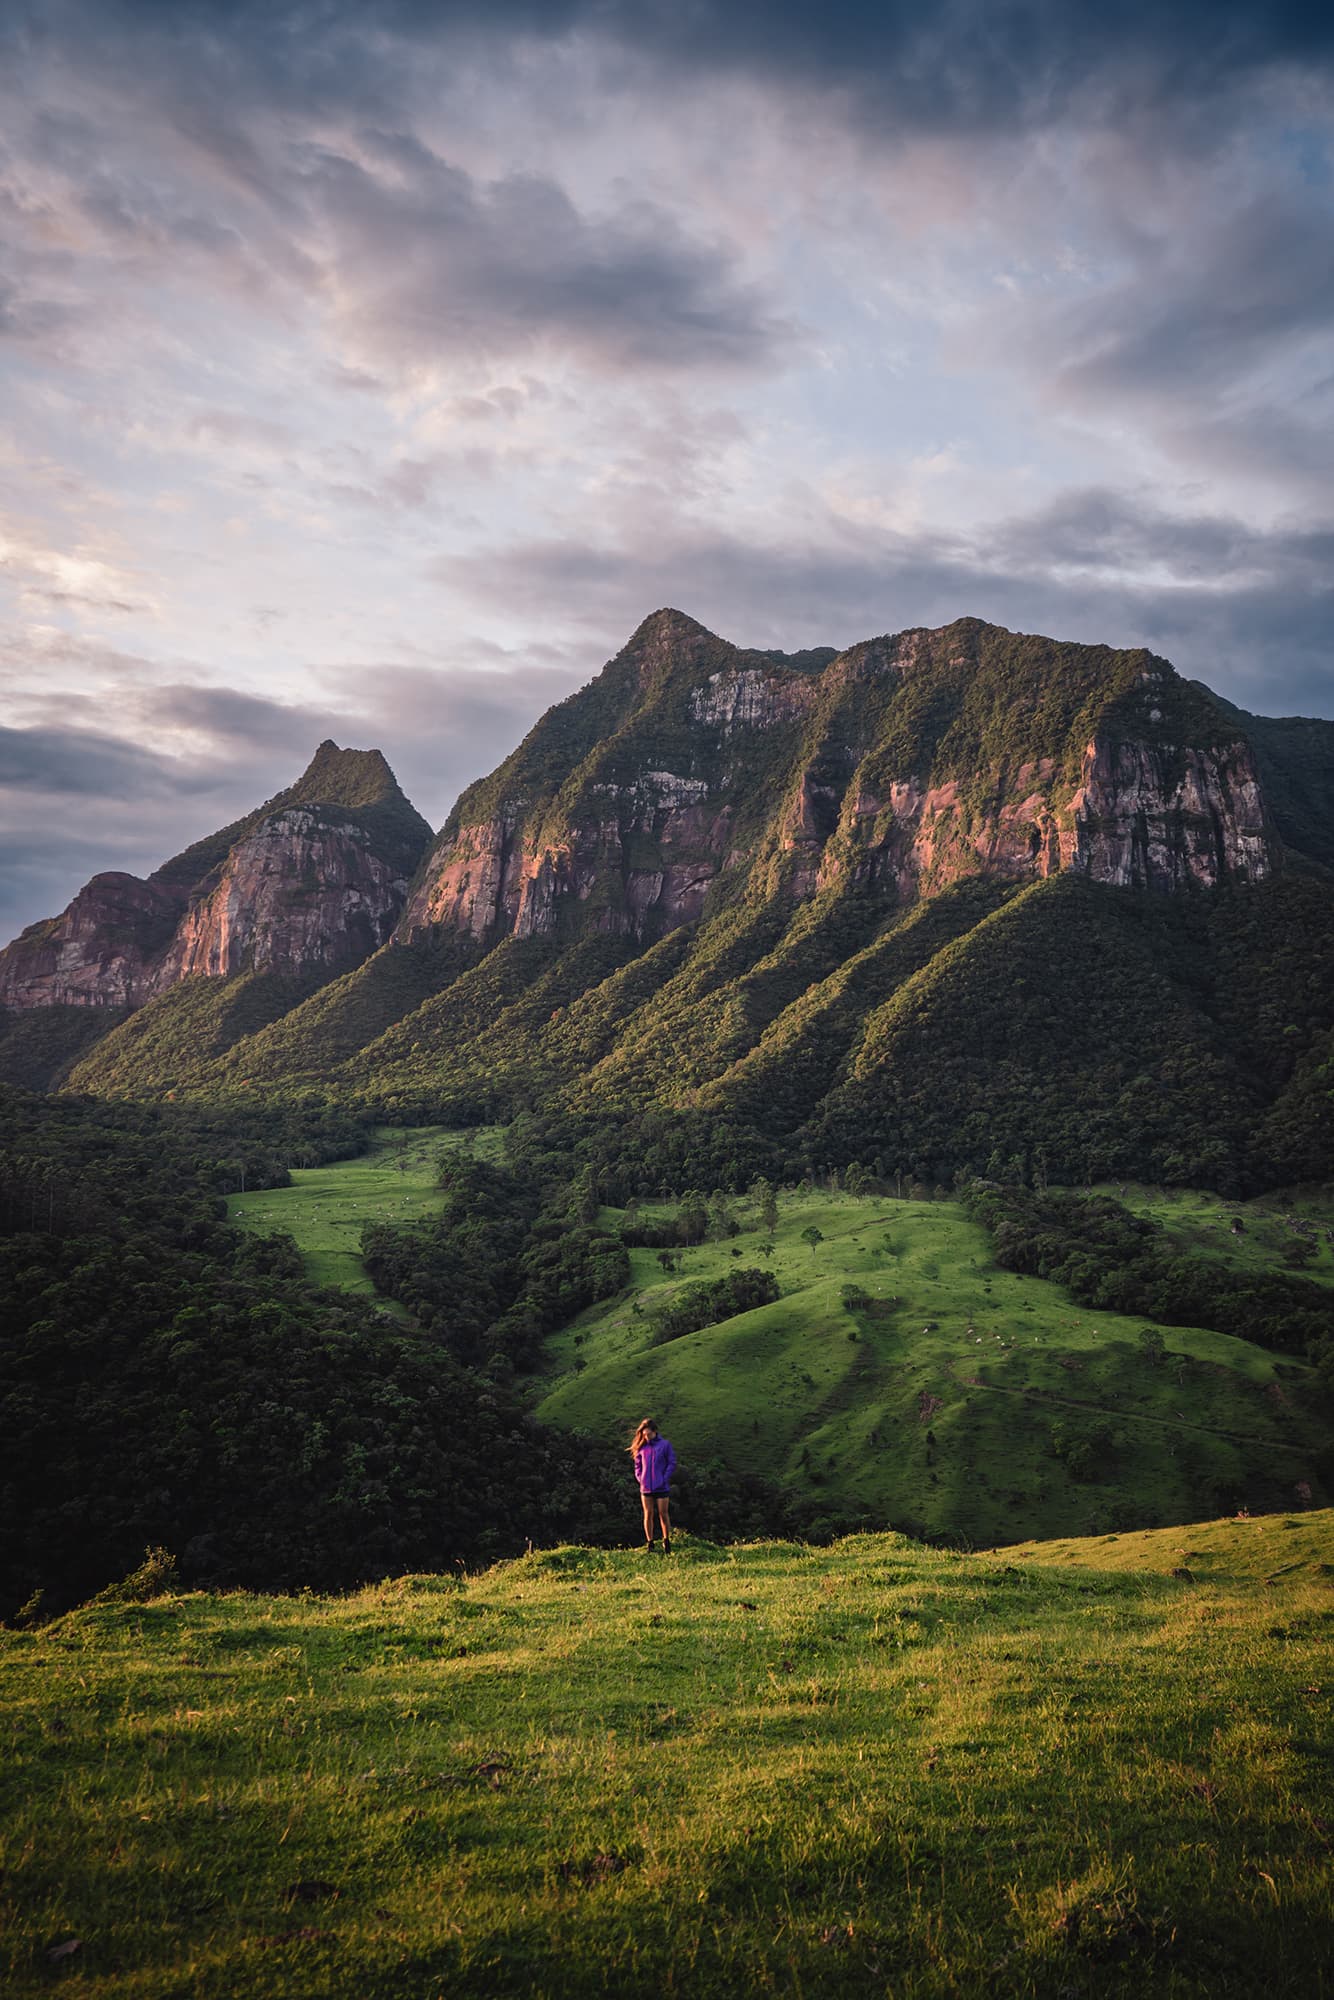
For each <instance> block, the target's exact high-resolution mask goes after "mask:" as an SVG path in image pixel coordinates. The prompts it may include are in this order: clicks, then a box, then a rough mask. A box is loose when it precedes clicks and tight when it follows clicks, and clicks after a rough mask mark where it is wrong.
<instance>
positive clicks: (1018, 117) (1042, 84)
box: [0, 0, 1334, 138]
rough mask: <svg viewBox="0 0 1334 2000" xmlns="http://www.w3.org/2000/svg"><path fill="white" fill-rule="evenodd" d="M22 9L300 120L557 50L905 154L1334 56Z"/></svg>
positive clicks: (54, 0)
mask: <svg viewBox="0 0 1334 2000" xmlns="http://www.w3.org/2000/svg"><path fill="white" fill-rule="evenodd" d="M7 13H8V15H9V21H10V34H11V36H12V37H13V38H14V40H15V42H17V43H19V44H20V46H34V45H35V46H37V47H39V48H40V47H41V46H42V45H43V44H48V45H49V44H50V43H57V44H63V43H66V42H72V43H73V44H74V45H75V46H77V47H78V48H79V50H80V54H81V56H82V58H83V59H84V60H85V61H87V62H88V63H90V64H94V65H96V64H103V65H110V66H112V67H113V68H114V67H118V66H119V65H120V64H121V63H123V62H124V61H125V53H124V52H125V49H126V47H127V46H129V45H133V47H134V49H135V53H136V55H137V56H138V59H139V61H140V63H141V64H142V65H143V66H145V67H147V68H148V70H149V71H150V73H153V74H156V75H161V74H163V73H166V74H168V75H173V74H180V73H185V74H189V73H190V69H191V67H192V66H193V68H194V69H195V70H196V71H198V72H201V73H202V75H203V76H205V77H211V78H212V79H214V80H216V81H219V82H220V81H223V80H225V81H226V82H227V83H228V85H229V86H230V88H231V91H232V93H233V94H235V93H236V92H237V91H238V90H244V91H245V92H246V93H247V94H250V95H252V96H255V97H257V98H262V100H263V101H265V102H266V103H268V104H271V105H273V106H274V107H282V108H284V109H286V110H288V111H290V110H291V109H292V108H293V107H295V106H300V105H301V104H303V103H308V102H309V101H310V99H311V97H312V96H314V95H318V97H319V98H320V100H321V101H322V102H323V103H324V104H326V105H340V106H349V105H350V106H358V107H363V108H364V107H366V106H368V105H371V104H374V103H379V104H385V103H391V102H394V101H396V100H397V101H399V102H403V101H404V100H405V98H406V97H408V96H410V95H411V94H412V92H413V86H414V83H415V84H417V85H418V87H421V86H422V84H423V82H424V83H425V84H426V86H428V87H429V86H430V85H435V84H438V82H439V70H438V68H437V67H436V64H438V63H439V61H440V59H441V55H442V52H448V55H450V56H452V57H453V59H454V61H455V62H461V63H463V64H465V65H467V64H469V63H472V62H476V61H477V60H480V59H483V58H485V57H489V58H490V60H491V61H492V62H493V63H503V62H504V61H505V60H506V59H508V61H509V62H510V63H511V64H515V65H516V66H517V61H518V54H519V53H520V52H522V53H527V52H529V51H532V50H535V49H540V48H542V47H544V46H546V47H548V48H550V47H553V46H554V47H558V48H562V49H568V48H571V47H573V48H575V49H584V50H589V49H591V50H593V51H595V52H596V51H602V52H604V54H605V55H606V56H608V57H612V58H614V60H612V61H607V62H606V63H605V64H604V69H603V73H602V75H601V79H600V80H601V82H602V84H603V87H604V88H608V87H614V86H615V84H616V82H617V80H618V79H621V80H625V81H628V82H630V83H632V84H633V86H634V87H636V88H642V85H643V80H644V77H645V75H646V74H650V73H656V74H657V75H658V76H659V77H660V78H661V79H662V87H663V88H672V87H681V85H680V83H679V81H678V83H677V84H676V85H675V86H673V85H672V84H671V83H670V82H669V81H668V79H669V78H673V77H674V78H676V79H678V80H679V79H685V78H690V79H695V80H696V81H698V80H699V79H700V78H707V77H715V76H720V75H722V76H726V75H741V76H743V77H745V78H747V79H753V78H762V79H764V80H766V81H767V82H768V83H769V84H771V85H779V86H782V87H786V88H788V89H790V90H792V91H793V92H795V93H797V94H799V95H802V96H807V97H809V96H811V95H828V94H837V95H838V96H839V97H840V98H841V99H842V100H843V104H844V107H845V110H846V113H847V115H850V116H855V117H857V118H858V119H859V120H860V121H861V122H862V123H863V124H864V125H866V126H867V127H868V128H870V129H872V130H876V131H879V132H882V133H884V134H885V135H886V136H889V137H891V138H893V137H897V136H898V135H900V134H902V133H903V132H904V131H905V130H909V131H917V132H921V131H949V132H960V131H964V132H970V133H990V132H997V131H1004V130H1015V129H1021V128H1024V127H1030V128H1031V127H1035V126H1038V125H1049V124H1051V123H1053V122H1056V121H1059V120H1062V119H1064V118H1067V117H1069V116H1070V115H1071V113H1072V112H1073V111H1074V110H1075V109H1079V110H1080V111H1081V112H1083V113H1084V115H1085V116H1087V115H1088V114H1089V113H1090V112H1091V111H1094V110H1097V111H1100V112H1101V114H1102V115H1103V116H1104V117H1105V118H1107V119H1108V120H1113V119H1117V118H1120V119H1125V118H1127V117H1130V118H1138V119H1141V120H1142V119H1143V118H1144V117H1145V116H1146V115H1148V114H1150V113H1157V114H1160V115H1161V114H1164V113H1167V112H1170V111H1171V110H1173V109H1175V110H1177V111H1178V112H1179V111H1180V110H1181V108H1182V107H1183V106H1184V107H1186V108H1187V109H1188V111H1190V112H1191V113H1192V114H1193V113H1195V112H1196V111H1197V109H1198V107H1200V106H1201V105H1202V104H1204V103H1206V102H1207V101H1209V100H1216V99H1217V98H1218V97H1220V96H1222V95H1225V94H1227V93H1229V92H1232V91H1234V90H1235V89H1236V88H1237V87H1238V86H1239V85H1242V84H1245V83H1246V82H1248V81H1249V80H1251V79H1256V78H1260V79H1263V78H1265V77H1267V76H1269V75H1271V74H1273V73H1274V72H1275V71H1283V70H1287V71H1298V70H1300V71H1302V72H1304V73H1305V74H1306V75H1307V77H1308V78H1309V77H1310V76H1312V75H1314V74H1317V73H1320V72H1322V71H1324V70H1326V69H1327V68H1328V65H1329V64H1330V61H1331V58H1332V57H1334V22H1332V21H1331V16H1330V12H1329V9H1328V8H1327V7H1324V6H1321V5H1319V4H1318V0H1314V4H1313V0H1276V4H1273V5H1270V6H1265V7H1262V6H1259V5H1257V4H1256V0H1174V4H1173V5H1172V6H1170V7H1165V6H1163V5H1162V4H1161V0H1128V4H1125V5H1122V6H1119V7H1116V8H1109V7H1107V6H1105V5H1101V4H1099V0H1005V3H1004V4H997V3H996V0H940V4H938V5H936V6H932V7H925V6H923V5H921V4H920V0H825V4H820V0H692V4H690V5H688V6H682V5H680V4H679V0H380V4H378V5H377V6H376V7H375V8H374V10H373V11H368V10H367V9H366V8H365V7H364V6H362V5H360V4H358V0H328V4H325V5H323V6H321V7H320V8H319V10H318V12H317V15H316V16H315V17H314V18H313V19H312V17H311V15H310V13H309V10H308V9H306V8H304V7H302V6H300V5H299V4H298V0H179V4H175V5H173V6H171V7H170V8H164V7H163V6H162V5H161V4H160V3H159V0H119V4H117V0H95V4H94V0H73V3H72V4H71V0H16V4H12V5H11V7H10V8H9V9H8V10H7ZM2 46H3V43H2V42H0V47H2ZM433 57H434V59H435V60H434V62H433ZM414 58H415V61H414ZM423 72H424V75H423ZM194 100H195V105H196V109H197V111H198V112H200V113H203V112H205V111H207V112H209V113H211V119H212V122H214V123H217V122H219V121H220V116H221V110H220V107H221V104H222V103H225V101H226V100H219V99H218V98H217V97H216V96H214V95H212V94H210V93H208V92H207V91H206V90H205V89H204V88H202V87H200V86H197V87H196V90H195V93H194ZM200 122H201V123H202V122H203V120H202V117H201V119H200Z"/></svg>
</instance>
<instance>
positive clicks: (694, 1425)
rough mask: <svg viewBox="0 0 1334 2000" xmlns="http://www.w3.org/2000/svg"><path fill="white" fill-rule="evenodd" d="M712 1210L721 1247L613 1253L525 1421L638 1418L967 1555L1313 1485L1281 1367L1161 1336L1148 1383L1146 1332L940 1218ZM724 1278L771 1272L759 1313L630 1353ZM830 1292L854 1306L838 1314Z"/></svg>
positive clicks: (913, 1211)
mask: <svg viewBox="0 0 1334 2000" xmlns="http://www.w3.org/2000/svg"><path fill="white" fill-rule="evenodd" d="M735 1206H736V1214H737V1217H738V1219H739V1220H740V1221H741V1223H742V1225H743V1227H742V1230H741V1233H740V1234H739V1235H738V1236H736V1237H734V1238H730V1239H729V1238H723V1239H721V1240H718V1241H709V1242H707V1243H704V1244H701V1245H699V1246H697V1247H696V1248H694V1249H690V1250H687V1251H685V1252H684V1253H683V1254H682V1257H681V1262H680V1266H679V1268H678V1269H677V1270H675V1271H674V1272H671V1273H667V1272H664V1270H663V1269H662V1267H661V1265H660V1263H659V1261H658V1257H657V1254H656V1252H654V1251H652V1250H637V1251H635V1252H634V1253H633V1257H632V1265H633V1280H634V1290H633V1292H632V1293H629V1294H627V1295H625V1296H622V1297H621V1298H618V1299H615V1300H612V1301H610V1302H608V1303H605V1304H602V1305H599V1306H595V1307H593V1308H591V1309H590V1310H589V1311H588V1312H586V1313H584V1314H583V1315H582V1316H581V1317H580V1318H579V1319H577V1320H575V1321H574V1322H573V1323H572V1325H571V1326H569V1327H567V1328H565V1329H563V1330H562V1331H561V1332H560V1333H558V1334H556V1335H554V1336H553V1337H552V1338H551V1339H550V1340H549V1342H548V1343H547V1349H546V1357H547V1361H546V1366H547V1372H546V1373H545V1374H544V1376H543V1379H542V1381H541V1383H540V1384H539V1385H538V1388H537V1393H536V1402H535V1406H536V1410H537V1414H538V1415H539V1416H540V1417H541V1418H542V1419H543V1420H544V1421H547V1422H551V1423H556V1424H563V1425H567V1426H570V1427H573V1428H579V1429H587V1430H591V1431H594V1432H596V1433H598V1434H600V1435H603V1436H606V1437H608V1438H618V1437H620V1436H621V1434H622V1433H623V1432H624V1431H625V1429H626V1427H627V1425H632V1424H633V1423H634V1421H635V1419H636V1418H637V1417H638V1416H639V1415H640V1414H641V1413H642V1412H644V1411H652V1412H653V1414H654V1415H655V1416H656V1417H657V1418H658V1419H659V1421H660V1422H661V1423H663V1424H664V1426H666V1427H667V1429H668V1430H669V1433H670V1435H671V1437H672V1439H673V1442H674V1444H675V1445H676V1447H677V1450H678V1453H680V1454H681V1455H682V1457H683V1459H685V1458H693V1459H694V1460H696V1461H698V1460H700V1459H703V1458H712V1457H718V1458H722V1459H725V1460H726V1461H727V1463H729V1464H730V1465H733V1466H736V1467H739V1468H740V1469H742V1470H745V1471H749V1472H754V1473H758V1474H763V1475H764V1476H766V1477H767V1478H769V1479H773V1480H777V1481H779V1482H780V1483H784V1484H787V1485H789V1486H791V1487H793V1488H796V1489H799V1490H801V1491H803V1492H812V1491H813V1492H815V1493H816V1494H817V1495H818V1496H819V1497H822V1498H824V1499H825V1500H826V1501H827V1503H828V1506H829V1507H830V1509H831V1510H837V1509H838V1508H849V1507H852V1508H863V1509H865V1510H867V1512H868V1513H869V1514H870V1515H871V1516H872V1517H873V1518H874V1519H876V1520H877V1521H881V1522H884V1521H891V1522H895V1521H896V1522H912V1523H914V1524H917V1525H918V1526H920V1527H921V1528H922V1529H924V1530H926V1531H928V1532H930V1533H933V1534H946V1535H955V1536H958V1537H960V1538H963V1539H965V1540H967V1541H970V1542H972V1543H974V1544H977V1543H988V1544H989V1543H994V1542H1000V1541H1009V1540H1018V1539H1020V1538H1022V1537H1024V1536H1031V1535H1042V1534H1055V1533H1057V1532H1060V1531H1062V1530H1066V1531H1069V1532H1074V1533H1089V1532H1094V1531H1096V1530H1097V1529H1099V1528H1102V1527H1108V1528H1110V1527H1114V1526H1125V1525H1135V1524H1137V1523H1138V1524H1143V1525H1148V1524H1149V1523H1156V1522H1164V1521H1170V1520H1174V1519H1175V1520H1185V1519H1189V1518H1190V1517H1191V1515H1192V1514H1193V1513H1198V1512H1200V1511H1201V1507H1200V1495H1201V1493H1202V1492H1205V1493H1208V1494H1209V1495H1210V1496H1211V1497H1213V1496H1214V1495H1215V1494H1216V1495H1217V1498H1216V1499H1215V1500H1214V1504H1215V1505H1218V1504H1220V1502H1225V1503H1226V1504H1229V1505H1249V1504H1251V1503H1252V1502H1253V1501H1256V1495H1255V1493H1254V1492H1253V1490H1252V1489H1253V1487H1260V1486H1263V1490H1264V1491H1265V1492H1266V1494H1267V1495H1269V1496H1272V1495H1273V1494H1274V1493H1275V1492H1278V1493H1281V1494H1282V1495H1283V1496H1284V1497H1285V1498H1289V1499H1291V1500H1293V1501H1295V1500H1296V1499H1297V1497H1298V1496H1297V1491H1296V1489H1297V1485H1298V1482H1299V1481H1302V1480H1306V1481H1308V1482H1310V1481H1312V1480H1313V1479H1314V1477H1315V1475H1314V1473H1313V1470H1312V1468H1313V1463H1314V1454H1315V1452H1316V1450H1317V1448H1318V1445H1319V1442H1320V1431H1319V1426H1318V1424H1317V1423H1316V1422H1315V1420H1314V1419H1313V1418H1310V1417H1308V1416H1307V1415H1306V1414H1305V1413H1304V1410H1303V1407H1302V1405H1303V1398H1304V1395H1305V1390H1304V1386H1303V1385H1304V1384H1305V1383H1306V1381H1307V1379H1308V1376H1309V1370H1308V1369H1306V1368H1305V1367H1304V1365H1303V1364H1301V1363H1300V1362H1296V1361H1293V1360H1292V1359H1291V1357H1283V1356H1275V1355H1273V1354H1270V1353H1267V1352H1265V1351H1264V1350H1262V1349H1260V1348H1258V1347H1254V1346H1251V1345H1250V1344H1249V1343H1247V1342H1245V1341H1242V1340H1237V1339H1234V1338H1232V1337H1231V1336H1229V1335H1224V1334H1216V1333H1212V1332H1209V1331H1207V1330H1205V1329H1202V1328H1191V1327H1161V1328H1159V1329H1158V1331H1160V1332H1161V1334H1162V1337H1163V1342H1164V1347H1165V1354H1164V1357H1163V1359H1162V1362H1161V1364H1160V1365H1158V1366H1153V1365H1151V1364H1150V1363H1149V1362H1148V1361H1147V1360H1146V1358H1145V1355H1144V1351H1143V1349H1142V1347H1141V1345H1140V1336H1141V1334H1142V1333H1143V1332H1144V1331H1145V1329H1146V1327H1148V1326H1150V1325H1152V1322H1148V1321H1146V1320H1144V1319H1142V1318H1127V1317H1125V1316H1124V1315H1120V1314H1116V1313H1106V1312H1097V1311H1092V1310H1090V1309H1088V1308H1086V1307H1081V1306H1079V1305H1077V1304H1075V1302H1074V1301H1073V1300H1071V1299H1070V1297H1069V1295H1068V1294H1067V1293H1066V1292H1065V1291H1064V1290H1063V1289H1061V1288H1060V1287H1059V1286H1056V1285H1052V1284H1047V1283H1044V1282H1043V1281H1041V1280H1040V1279H1036V1278H1025V1277H1020V1276H1017V1275H1015V1274H1014V1273H1012V1272H1008V1271H1004V1270H1001V1269H1000V1268H999V1267H997V1266H996V1265H995V1263H994V1262H993V1260H992V1255H991V1242H990V1239H989V1237H988V1236H987V1233H986V1231H985V1230H983V1229H982V1228H981V1227H980V1226H979V1225H977V1224H976V1223H974V1222H972V1221H970V1220H969V1218H968V1217H967V1215H966V1214H965V1213H964V1211H963V1209H962V1208H961V1207H959V1206H958V1204H956V1203H953V1202H914V1201H901V1200H894V1199H885V1198H875V1197H869V1198H860V1199H858V1198H854V1197H852V1196H849V1195H840V1194H830V1193H827V1192H824V1191H821V1190H816V1191H813V1192H810V1193H806V1194H800V1193H799V1194H794V1195H785V1196H784V1197H782V1199H781V1201H780V1203H779V1216H778V1226H777V1228H776V1229H775V1230H774V1232H773V1234H772V1238H770V1236H769V1234H768V1232H766V1231H765V1230H763V1229H762V1228H761V1227H760V1226H759V1222H758V1217H757V1216H756V1214H755V1212H754V1210H753V1207H752V1206H751V1205H749V1204H747V1203H745V1202H738V1203H737V1204H736V1205H735ZM812 1228H815V1229H818V1230H819V1232H820V1240H819V1241H818V1242H816V1243H815V1244H813V1245H812V1244H811V1243H810V1242H808V1241H807V1240H806V1238H805V1234H804V1232H806V1231H807V1230H809V1229H812ZM770 1241H772V1244H773V1251H772V1255H766V1254H765V1247H766V1245H767V1244H768V1243H769V1242H770ZM734 1253H739V1256H738V1255H736V1254H734ZM739 1263H740V1264H742V1265H758V1266H760V1267H761V1268H765V1269H768V1270H771V1271H773V1272H774V1274H775V1275H776V1277H777V1278H778V1280H779V1283H780V1285H781V1287H782V1290H783V1296H782V1297H781V1298H780V1299H779V1300H778V1301H777V1302H776V1303H775V1304H773V1305H768V1306H761V1307H758V1308H756V1309H755V1310H754V1311H752V1312H749V1313H744V1314H740V1315H738V1316H737V1317H735V1318H733V1319H730V1320H727V1321H725V1322H723V1323H722V1324H720V1325H716V1326H712V1327H706V1328H704V1329H702V1330H701V1331H700V1332H698V1333H695V1334H690V1335H687V1336H686V1337H684V1338H682V1339H678V1340H673V1341H671V1342H669V1343H667V1344H666V1345H661V1346H659V1345H655V1344H654V1327H653V1313H654V1310H655V1308H656V1307H657V1306H658V1304H659V1303H662V1302H666V1301H667V1300H669V1299H670V1298H671V1297H673V1296H674V1295H675V1294H676V1292H677V1291H678V1290H679V1289H680V1287H681V1286H682V1285H684V1284H689V1283H692V1282H696V1281H698V1280H703V1279H714V1278H718V1277H721V1276H723V1275H725V1274H726V1273H727V1272H728V1271H730V1270H735V1269H736V1268H737V1267H738V1264H739ZM849 1286H853V1287H855V1288H857V1289H858V1290H859V1291H861V1292H863V1293H864V1294H865V1295H866V1297H867V1298H868V1299H869V1300H870V1301H871V1305H870V1308H869V1310H866V1309H862V1308H861V1307H857V1306H853V1307H851V1308H850V1307H849V1306H848V1305H846V1304H845V1302H844V1296H845V1291H846V1289H847V1287H849ZM1285 1384H1286V1385H1287V1386H1286V1387H1285V1386H1284V1385H1285ZM1062 1425H1063V1426H1065V1427H1066V1429H1067V1430H1069V1431H1075V1430H1078V1429H1079V1427H1081V1426H1088V1425H1101V1426H1102V1427H1103V1429H1104V1431H1105V1433H1106V1435H1107V1438H1108V1440H1109V1442H1107V1443H1106V1444H1105V1445H1104V1446H1101V1447H1099V1454H1098V1455H1097V1456H1096V1457H1095V1459H1094V1461H1093V1462H1092V1464H1091V1465H1090V1466H1089V1467H1088V1469H1087V1472H1086V1474H1085V1475H1083V1476H1081V1477H1079V1478H1077V1479H1072V1478H1071V1477H1070V1476H1068V1474H1067V1472H1066V1471H1065V1469H1064V1466H1063V1463H1062V1461H1061V1460H1060V1459H1059V1457H1058V1456H1057V1455H1056V1454H1057V1449H1058V1445H1059V1431H1058V1427H1059V1426H1062ZM1256 1504H1257V1509H1258V1501H1256ZM1268 1504H1273V1501H1272V1497H1271V1498H1270V1499H1269V1503H1268ZM1280 1504H1281V1503H1280Z"/></svg>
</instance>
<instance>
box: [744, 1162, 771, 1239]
mask: <svg viewBox="0 0 1334 2000" xmlns="http://www.w3.org/2000/svg"><path fill="white" fill-rule="evenodd" d="M750 1198H751V1200H752V1201H753V1202H754V1204H755V1206H756V1209H757V1210H758V1212H759V1217H760V1224H761V1227H762V1228H763V1229H765V1230H766V1231H767V1232H768V1234H769V1235H770V1236H772V1235H773V1233H774V1231H775V1229H777V1227H778V1196H777V1195H776V1194H775V1193H774V1191H773V1187H772V1186H771V1184H770V1183H769V1182H768V1181H767V1180H765V1178H764V1176H763V1175H762V1174H761V1175H760V1176H758V1177H757V1178H756V1179H755V1180H753V1181H752V1182H751V1184H750Z"/></svg>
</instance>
